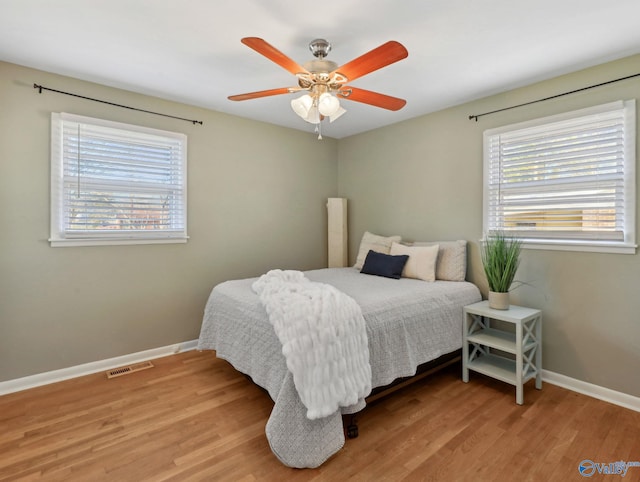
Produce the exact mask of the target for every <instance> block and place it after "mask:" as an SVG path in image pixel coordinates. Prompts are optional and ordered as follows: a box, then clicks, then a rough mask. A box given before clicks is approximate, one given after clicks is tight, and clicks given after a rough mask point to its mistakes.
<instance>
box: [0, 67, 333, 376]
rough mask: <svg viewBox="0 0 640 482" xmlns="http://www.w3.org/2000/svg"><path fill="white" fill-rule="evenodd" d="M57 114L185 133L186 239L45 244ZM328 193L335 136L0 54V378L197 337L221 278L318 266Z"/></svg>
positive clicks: (322, 259) (322, 254)
mask: <svg viewBox="0 0 640 482" xmlns="http://www.w3.org/2000/svg"><path fill="white" fill-rule="evenodd" d="M34 83H38V84H43V85H46V86H48V87H51V88H56V89H60V90H66V91H71V92H76V93H80V94H83V95H86V96H91V97H96V98H99V99H104V100H109V101H112V102H116V103H121V104H127V105H131V106H136V107H139V108H142V109H148V110H153V111H159V112H166V113H168V114H172V115H176V116H180V117H186V118H193V119H199V120H203V121H204V125H203V126H194V125H192V124H189V123H187V122H183V121H178V120H174V119H168V118H164V117H158V116H154V115H149V114H143V113H139V112H133V111H130V110H126V109H121V108H117V107H112V106H107V105H104V104H98V103H95V102H90V101H87V100H82V99H76V98H73V97H69V96H65V95H60V94H55V93H49V92H45V93H43V94H38V93H37V91H36V90H34V89H33V84H34ZM52 111H54V112H60V111H64V112H70V113H73V114H79V115H86V116H93V117H100V118H104V119H109V120H113V121H118V122H127V123H132V124H139V125H145V126H149V127H154V128H159V129H166V130H173V131H179V132H184V133H185V134H187V136H188V153H189V160H188V163H189V164H188V228H189V236H190V238H191V239H190V240H189V242H188V243H187V244H175V245H147V246H111V247H82V248H51V247H49V243H48V242H47V238H48V236H49V129H50V114H51V112H52ZM336 194H337V141H336V140H333V139H325V140H323V141H322V142H318V140H317V139H316V137H315V136H314V135H313V134H312V133H309V134H307V133H304V132H299V131H294V130H290V129H285V128H280V127H275V126H272V125H268V124H264V123H258V122H254V121H249V120H245V119H241V118H238V117H233V116H229V115H224V114H221V113H217V112H212V111H209V110H205V109H198V108H195V107H191V106H187V105H182V104H178V103H173V102H168V101H164V100H161V99H157V98H153V97H147V96H143V95H139V94H134V93H131V92H126V91H122V90H117V89H111V88H108V87H104V86H100V85H96V84H91V83H87V82H82V81H79V80H75V79H72V78H67V77H62V76H58V75H53V74H48V73H44V72H40V71H36V70H31V69H27V68H23V67H19V66H16V65H12V64H7V63H0V221H1V223H2V226H3V229H2V233H1V234H0V381H4V380H10V379H15V378H19V377H23V376H27V375H32V374H36V373H42V372H46V371H49V370H54V369H59V368H65V367H69V366H74V365H79V364H82V363H87V362H91V361H96V360H103V359H106V358H111V357H115V356H119V355H125V354H129V353H134V352H138V351H142V350H146V349H150V348H157V347H160V346H166V345H170V344H174V343H179V342H182V341H187V340H193V339H196V338H197V337H198V334H199V329H200V323H201V320H202V311H203V308H204V304H205V301H206V298H207V296H208V294H209V292H210V290H211V288H212V287H213V286H214V285H215V284H216V283H218V282H220V281H223V280H226V279H230V278H237V277H245V276H257V275H259V274H261V273H262V272H264V271H266V270H268V269H270V268H275V267H279V268H296V269H310V268H319V267H322V266H326V234H325V233H326V207H325V203H326V198H327V197H333V196H335V195H336Z"/></svg>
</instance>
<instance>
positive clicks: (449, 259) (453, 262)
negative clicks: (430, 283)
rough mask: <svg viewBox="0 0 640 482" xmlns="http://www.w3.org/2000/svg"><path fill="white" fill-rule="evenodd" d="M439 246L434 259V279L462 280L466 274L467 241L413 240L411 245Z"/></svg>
mask: <svg viewBox="0 0 640 482" xmlns="http://www.w3.org/2000/svg"><path fill="white" fill-rule="evenodd" d="M436 244H437V245H438V246H440V250H439V252H438V260H437V261H436V279H439V280H444V281H464V280H465V278H466V276H467V242H466V241H465V240H463V239H462V240H458V241H433V242H415V243H413V245H412V246H433V245H436Z"/></svg>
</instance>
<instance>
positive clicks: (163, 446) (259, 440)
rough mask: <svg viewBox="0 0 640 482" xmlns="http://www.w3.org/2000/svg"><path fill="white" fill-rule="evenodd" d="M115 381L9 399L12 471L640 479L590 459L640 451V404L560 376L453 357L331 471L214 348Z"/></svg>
mask: <svg viewBox="0 0 640 482" xmlns="http://www.w3.org/2000/svg"><path fill="white" fill-rule="evenodd" d="M153 363H154V364H155V367H154V368H152V369H149V370H144V371H141V372H137V373H133V374H130V375H126V376H123V377H119V378H114V379H111V380H107V379H106V376H105V375H104V374H96V375H90V376H86V377H82V378H77V379H74V380H69V381H65V382H61V383H57V384H53V385H48V386H45V387H40V388H35V389H31V390H26V391H23V392H19V393H14V394H10V395H5V396H3V397H0V480H3V481H5V480H11V481H18V480H20V481H28V480H61V481H76V480H78V481H102V480H107V481H147V480H151V481H164V480H174V481H175V480H180V481H182V480H207V481H208V480H232V481H251V480H287V481H289V480H293V481H297V480H300V481H307V480H315V481H321V480H322V481H324V480H328V481H339V480H347V479H349V480H362V481H373V480H375V481H380V480H389V481H398V480H432V481H438V482H440V481H457V482H458V481H488V480H491V481H493V480H495V481H536V482H537V481H562V482H564V481H571V480H576V481H577V480H606V481H612V482H613V481H616V480H623V481H625V482H626V481H638V480H640V467H636V468H633V467H632V468H630V469H629V472H628V473H627V475H626V477H624V479H622V478H621V477H620V476H619V475H598V474H596V476H594V477H592V478H591V479H585V478H583V477H582V476H581V475H580V474H579V473H578V464H579V463H580V462H581V461H583V460H585V459H591V460H593V461H594V462H615V461H620V460H622V461H640V413H637V412H633V411H631V410H626V409H623V408H620V407H617V406H614V405H611V404H608V403H605V402H601V401H598V400H595V399H592V398H589V397H586V396H583V395H579V394H577V393H574V392H570V391H567V390H563V389H561V388H558V387H555V386H553V385H549V384H544V386H543V389H542V391H537V390H535V388H534V387H533V385H532V384H528V385H527V386H526V387H525V405H523V406H518V405H516V404H515V392H514V389H513V388H512V387H510V386H508V385H506V384H503V383H500V382H497V381H493V380H491V379H488V378H485V377H482V376H481V375H474V374H472V375H471V380H470V383H468V384H465V383H462V381H461V379H460V366H459V365H458V364H456V365H453V366H452V367H450V368H446V369H444V370H443V371H441V372H439V373H436V374H434V375H431V376H429V377H427V378H425V379H424V380H421V381H419V382H417V383H415V384H413V385H411V386H409V387H407V388H404V389H402V390H399V391H397V392H395V393H393V394H392V395H390V396H388V397H386V398H383V399H381V400H379V401H376V402H374V403H373V404H371V405H369V406H368V407H367V408H366V409H365V411H364V412H362V413H361V414H360V416H359V419H358V422H359V428H360V436H359V437H358V438H357V439H352V440H347V442H346V445H345V447H344V448H343V449H342V450H341V451H340V452H338V453H337V454H336V455H335V456H333V457H332V458H331V459H329V461H327V462H326V463H325V464H324V465H323V466H321V467H320V468H318V469H314V470H310V469H306V470H297V469H290V468H287V467H285V466H283V465H282V464H281V463H280V462H278V460H277V459H276V458H275V456H274V455H273V454H272V453H271V451H270V449H269V446H268V444H267V440H266V438H265V435H264V427H265V424H266V421H267V418H268V417H269V413H270V411H271V408H272V405H273V403H272V401H271V399H270V398H269V397H268V395H267V394H266V393H265V392H264V391H262V390H261V389H259V388H258V387H256V386H255V385H253V383H251V382H250V381H249V380H248V379H246V378H245V377H244V376H243V375H241V374H239V373H238V372H236V371H235V370H234V369H233V368H232V367H231V366H230V365H229V364H227V363H226V362H224V361H222V360H218V359H216V358H215V356H214V354H213V353H212V352H204V353H199V352H195V351H193V352H187V353H182V354H179V355H174V356H171V357H167V358H162V359H159V360H154V362H153Z"/></svg>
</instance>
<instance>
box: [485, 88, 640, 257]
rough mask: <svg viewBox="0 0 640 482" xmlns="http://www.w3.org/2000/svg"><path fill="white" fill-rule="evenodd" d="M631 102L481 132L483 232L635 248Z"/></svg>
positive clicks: (572, 246)
mask: <svg viewBox="0 0 640 482" xmlns="http://www.w3.org/2000/svg"><path fill="white" fill-rule="evenodd" d="M635 117H636V115H635V100H631V101H619V102H612V103H610V104H605V105H601V106H597V107H592V108H588V109H583V110H579V111H575V112H570V113H567V114H563V115H558V116H552V117H546V118H543V119H538V120H534V121H531V122H525V123H521V124H516V125H510V126H505V127H501V128H497V129H491V130H487V131H485V133H484V203H483V204H484V220H483V221H484V222H483V228H484V232H485V235H490V234H491V232H495V231H503V232H504V233H505V234H509V235H513V236H517V237H519V238H522V239H523V241H524V243H525V247H535V248H545V249H566V250H577V251H604V252H616V253H630V254H633V253H635V248H636V245H635V206H636V198H635V149H636V147H635V132H636V127H635Z"/></svg>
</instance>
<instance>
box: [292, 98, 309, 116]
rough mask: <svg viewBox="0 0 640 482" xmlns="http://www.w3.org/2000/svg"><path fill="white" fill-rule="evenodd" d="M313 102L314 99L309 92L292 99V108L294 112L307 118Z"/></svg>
mask: <svg viewBox="0 0 640 482" xmlns="http://www.w3.org/2000/svg"><path fill="white" fill-rule="evenodd" d="M312 104H313V99H312V98H311V96H310V95H309V94H304V95H302V96H300V97H298V98H297V99H293V100H292V101H291V108H292V109H293V112H295V113H296V114H298V115H299V116H300V117H302V118H303V119H305V120H306V117H307V116H308V115H309V110H310V109H311V105H312Z"/></svg>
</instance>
